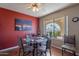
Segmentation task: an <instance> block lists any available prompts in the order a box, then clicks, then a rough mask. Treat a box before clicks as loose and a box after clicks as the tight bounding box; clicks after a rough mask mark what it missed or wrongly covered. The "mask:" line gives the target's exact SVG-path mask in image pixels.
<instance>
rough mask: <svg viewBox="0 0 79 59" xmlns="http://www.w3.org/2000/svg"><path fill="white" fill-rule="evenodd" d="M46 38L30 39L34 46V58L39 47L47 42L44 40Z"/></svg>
mask: <svg viewBox="0 0 79 59" xmlns="http://www.w3.org/2000/svg"><path fill="white" fill-rule="evenodd" d="M44 39H45V38H44V37H32V38H31V39H30V44H32V46H33V52H32V53H33V56H35V55H37V53H36V52H37V48H38V45H40V44H41V43H42V42H44V41H45V40H44ZM26 40H27V39H26V38H24V41H26Z"/></svg>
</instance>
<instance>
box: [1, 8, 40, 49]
mask: <svg viewBox="0 0 79 59" xmlns="http://www.w3.org/2000/svg"><path fill="white" fill-rule="evenodd" d="M15 18H19V19H23V20H32V33H35V34H37V31H38V29H37V28H38V23H39V22H38V18H37V17H33V16H29V15H25V14H22V13H18V12H15V11H11V10H7V9H4V8H0V49H4V48H9V47H13V46H16V45H17V36H21V37H24V36H25V33H29V32H27V31H15Z"/></svg>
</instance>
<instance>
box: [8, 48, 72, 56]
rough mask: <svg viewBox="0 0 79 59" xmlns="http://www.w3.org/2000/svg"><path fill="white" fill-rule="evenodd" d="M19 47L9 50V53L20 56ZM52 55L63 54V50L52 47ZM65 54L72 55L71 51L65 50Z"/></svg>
mask: <svg viewBox="0 0 79 59" xmlns="http://www.w3.org/2000/svg"><path fill="white" fill-rule="evenodd" d="M18 51H19V50H18V49H15V50H12V51H9V55H10V56H18ZM51 51H52V56H62V51H61V50H60V49H57V48H52V50H51ZM64 55H65V56H72V54H71V53H68V52H64ZM48 56H49V53H48Z"/></svg>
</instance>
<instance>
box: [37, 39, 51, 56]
mask: <svg viewBox="0 0 79 59" xmlns="http://www.w3.org/2000/svg"><path fill="white" fill-rule="evenodd" d="M44 40H46V38H45V39H44ZM50 47H51V40H50V39H48V38H47V40H46V41H43V42H41V45H40V46H39V47H38V50H39V51H40V52H41V55H45V56H47V51H48V50H49V53H50V56H51V48H50Z"/></svg>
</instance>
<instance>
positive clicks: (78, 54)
mask: <svg viewBox="0 0 79 59" xmlns="http://www.w3.org/2000/svg"><path fill="white" fill-rule="evenodd" d="M53 47H55V48H57V49H60V50H62V48H61V47H58V46H55V45H52V48H53ZM68 52H70V51H68ZM76 55H77V56H79V53H76Z"/></svg>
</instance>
